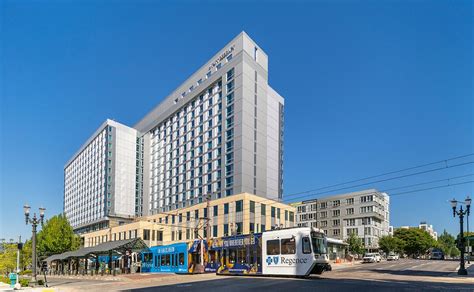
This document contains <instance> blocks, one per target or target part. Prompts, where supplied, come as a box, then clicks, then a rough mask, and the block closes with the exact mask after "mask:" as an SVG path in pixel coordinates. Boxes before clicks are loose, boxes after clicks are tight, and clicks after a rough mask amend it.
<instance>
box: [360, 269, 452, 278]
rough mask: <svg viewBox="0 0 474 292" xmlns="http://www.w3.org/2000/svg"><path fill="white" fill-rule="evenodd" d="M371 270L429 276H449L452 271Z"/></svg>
mask: <svg viewBox="0 0 474 292" xmlns="http://www.w3.org/2000/svg"><path fill="white" fill-rule="evenodd" d="M368 271H370V272H375V273H380V274H392V275H401V276H417V277H419V276H427V277H442V276H448V275H449V274H451V273H452V272H437V271H424V270H388V269H383V270H382V269H369V270H368Z"/></svg>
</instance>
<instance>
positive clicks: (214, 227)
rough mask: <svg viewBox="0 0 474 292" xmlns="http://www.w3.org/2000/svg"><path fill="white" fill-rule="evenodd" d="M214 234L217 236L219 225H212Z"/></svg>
mask: <svg viewBox="0 0 474 292" xmlns="http://www.w3.org/2000/svg"><path fill="white" fill-rule="evenodd" d="M212 236H214V237H217V225H214V226H212Z"/></svg>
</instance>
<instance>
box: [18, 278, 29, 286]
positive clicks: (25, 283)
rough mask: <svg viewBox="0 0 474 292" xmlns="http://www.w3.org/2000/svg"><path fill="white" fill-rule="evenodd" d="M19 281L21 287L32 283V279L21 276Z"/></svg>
mask: <svg viewBox="0 0 474 292" xmlns="http://www.w3.org/2000/svg"><path fill="white" fill-rule="evenodd" d="M19 283H20V285H21V287H28V285H29V284H30V280H28V279H25V278H21V279H20V281H19Z"/></svg>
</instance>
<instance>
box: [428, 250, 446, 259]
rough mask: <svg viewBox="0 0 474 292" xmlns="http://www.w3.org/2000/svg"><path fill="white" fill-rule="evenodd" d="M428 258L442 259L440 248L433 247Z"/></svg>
mask: <svg viewBox="0 0 474 292" xmlns="http://www.w3.org/2000/svg"><path fill="white" fill-rule="evenodd" d="M430 260H444V253H443V251H442V250H440V249H433V250H432V251H431V252H430Z"/></svg>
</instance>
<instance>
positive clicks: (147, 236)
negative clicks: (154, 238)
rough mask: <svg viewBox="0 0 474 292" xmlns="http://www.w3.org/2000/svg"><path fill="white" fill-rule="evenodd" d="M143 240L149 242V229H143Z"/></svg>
mask: <svg viewBox="0 0 474 292" xmlns="http://www.w3.org/2000/svg"><path fill="white" fill-rule="evenodd" d="M119 237H120V234H119ZM119 240H120V239H119ZM143 240H150V229H143Z"/></svg>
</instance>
